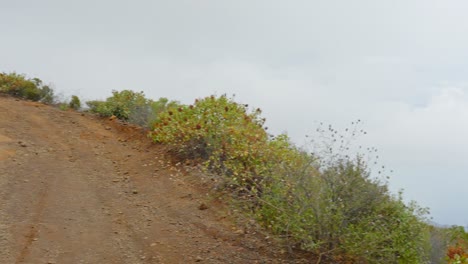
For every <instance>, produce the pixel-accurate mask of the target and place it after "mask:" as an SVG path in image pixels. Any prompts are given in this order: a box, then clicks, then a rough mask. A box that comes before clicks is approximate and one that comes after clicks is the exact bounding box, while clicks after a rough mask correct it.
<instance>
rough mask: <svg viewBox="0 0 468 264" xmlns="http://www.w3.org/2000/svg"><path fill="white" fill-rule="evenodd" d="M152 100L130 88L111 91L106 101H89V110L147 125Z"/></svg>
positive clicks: (150, 117)
mask: <svg viewBox="0 0 468 264" xmlns="http://www.w3.org/2000/svg"><path fill="white" fill-rule="evenodd" d="M151 103H152V101H151V100H149V99H146V98H145V95H144V93H143V92H139V93H137V92H133V91H130V90H123V91H120V92H119V91H112V96H111V97H108V98H107V99H106V101H89V102H86V104H87V105H88V106H89V108H90V111H91V112H94V113H97V114H99V115H101V116H105V117H109V116H112V115H114V116H116V117H117V118H118V119H121V120H124V121H128V122H131V123H134V124H138V125H141V126H148V123H149V122H150V121H151V119H152V108H151Z"/></svg>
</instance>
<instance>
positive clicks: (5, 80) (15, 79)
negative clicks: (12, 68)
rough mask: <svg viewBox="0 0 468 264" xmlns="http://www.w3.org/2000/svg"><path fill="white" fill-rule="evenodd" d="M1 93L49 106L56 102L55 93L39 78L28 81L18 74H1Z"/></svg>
mask: <svg viewBox="0 0 468 264" xmlns="http://www.w3.org/2000/svg"><path fill="white" fill-rule="evenodd" d="M0 92H1V93H5V94H9V95H11V96H14V97H18V98H22V99H27V100H32V101H40V102H43V103H47V104H52V103H53V102H54V92H53V90H52V89H51V88H50V87H49V86H47V85H43V83H42V81H41V80H40V79H38V78H33V79H27V78H26V76H24V75H20V74H17V73H8V74H7V73H0Z"/></svg>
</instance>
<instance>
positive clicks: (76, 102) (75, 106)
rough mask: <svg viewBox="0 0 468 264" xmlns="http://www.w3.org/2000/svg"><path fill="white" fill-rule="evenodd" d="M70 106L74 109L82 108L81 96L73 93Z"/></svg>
mask: <svg viewBox="0 0 468 264" xmlns="http://www.w3.org/2000/svg"><path fill="white" fill-rule="evenodd" d="M68 106H69V107H70V108H71V109H74V110H79V109H80V108H81V101H80V98H79V97H78V96H76V95H72V97H71V101H70V103H69V104H68Z"/></svg>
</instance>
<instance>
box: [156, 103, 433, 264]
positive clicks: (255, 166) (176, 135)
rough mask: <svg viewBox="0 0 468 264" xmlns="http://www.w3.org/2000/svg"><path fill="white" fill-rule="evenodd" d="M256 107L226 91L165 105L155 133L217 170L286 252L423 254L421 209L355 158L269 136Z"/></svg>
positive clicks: (374, 258)
mask: <svg viewBox="0 0 468 264" xmlns="http://www.w3.org/2000/svg"><path fill="white" fill-rule="evenodd" d="M260 114H261V111H260V109H257V110H255V111H252V112H249V111H248V108H247V106H246V105H242V104H239V103H236V102H234V101H233V100H232V99H229V98H227V97H226V96H220V97H216V96H211V97H206V98H203V99H201V100H196V101H195V103H194V104H193V105H189V106H186V105H179V106H176V107H170V108H168V109H167V110H166V111H163V112H161V114H160V115H159V116H158V118H157V120H156V121H155V123H154V124H153V132H152V134H151V136H152V138H153V140H154V141H155V142H159V143H165V144H168V145H169V146H170V147H171V149H172V151H173V152H174V153H175V154H176V155H178V157H179V158H181V159H199V160H201V161H203V162H204V164H205V166H206V168H207V169H208V170H210V171H212V172H215V173H217V174H219V175H220V176H222V179H223V180H225V181H226V183H227V184H226V185H225V186H226V187H228V189H229V190H233V191H234V192H233V194H234V195H235V196H236V197H237V198H242V199H241V201H246V203H244V204H243V205H242V206H243V207H244V208H247V209H248V210H246V213H247V214H249V215H250V217H255V218H256V219H257V220H258V222H259V223H260V224H262V225H263V226H264V227H265V228H266V229H268V230H270V232H271V233H272V234H275V235H276V236H277V237H278V238H280V239H282V241H284V242H285V243H286V246H288V248H289V249H291V250H293V249H303V250H307V251H310V252H315V253H317V254H318V255H319V256H320V257H326V258H328V259H330V260H333V261H335V262H340V263H344V262H348V263H424V262H425V261H426V260H427V255H428V251H429V245H428V241H429V238H428V232H427V230H428V229H427V225H426V224H425V218H424V217H425V214H426V213H427V212H426V210H425V209H423V208H419V207H418V206H417V205H416V204H410V205H409V206H407V205H405V204H404V203H403V201H402V199H401V196H399V197H393V196H392V195H391V194H390V193H389V191H388V188H387V186H386V184H385V183H383V182H381V181H379V180H377V179H373V178H371V177H370V172H369V170H368V168H367V167H366V163H365V162H364V161H363V158H362V157H361V156H359V155H358V156H357V158H356V159H351V158H350V157H349V156H348V155H344V154H343V155H335V154H333V155H329V154H328V153H313V154H311V153H307V152H306V151H304V150H301V149H298V148H297V147H295V146H294V145H293V144H292V143H290V141H289V138H288V137H287V136H286V135H279V136H277V137H271V136H269V135H268V134H267V132H266V128H264V122H265V119H263V118H261V116H260ZM330 129H331V128H330ZM330 132H331V133H332V134H333V136H332V137H330V138H331V139H332V140H334V141H335V140H336V137H338V135H337V133H336V132H335V131H334V130H330ZM326 145H327V146H330V144H326ZM320 154H322V155H320ZM327 155H329V156H328V157H327ZM239 194H241V196H239Z"/></svg>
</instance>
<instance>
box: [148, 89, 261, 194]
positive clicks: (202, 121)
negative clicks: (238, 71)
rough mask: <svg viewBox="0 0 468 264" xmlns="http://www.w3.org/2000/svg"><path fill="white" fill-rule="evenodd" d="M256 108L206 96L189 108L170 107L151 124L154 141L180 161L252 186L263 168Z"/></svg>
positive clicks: (259, 122)
mask: <svg viewBox="0 0 468 264" xmlns="http://www.w3.org/2000/svg"><path fill="white" fill-rule="evenodd" d="M260 113H261V111H260V109H257V110H256V111H254V112H251V113H249V112H248V110H247V106H245V105H242V104H238V103H236V102H234V101H233V100H232V99H229V98H227V97H226V96H220V97H215V96H211V97H206V98H204V99H201V100H196V101H195V103H194V104H193V105H190V106H182V105H179V106H172V107H169V108H168V110H167V111H164V112H162V113H161V114H160V115H159V116H158V118H157V120H156V122H155V123H154V124H153V133H152V137H153V139H154V141H156V142H160V143H167V144H169V145H170V146H172V149H173V150H174V152H176V154H177V155H179V156H180V157H181V158H189V159H197V158H198V159H201V160H203V161H205V164H206V166H207V168H209V169H210V170H212V171H215V172H218V173H220V174H223V175H227V176H230V180H231V181H232V183H233V184H243V183H246V184H249V185H250V186H253V184H252V181H255V180H256V178H257V176H259V175H261V174H262V173H263V172H264V171H265V169H266V167H265V166H264V163H265V162H264V161H265V156H264V151H265V147H266V144H267V139H268V135H267V133H266V132H265V130H264V128H263V123H264V121H265V120H264V119H261V118H260Z"/></svg>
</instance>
